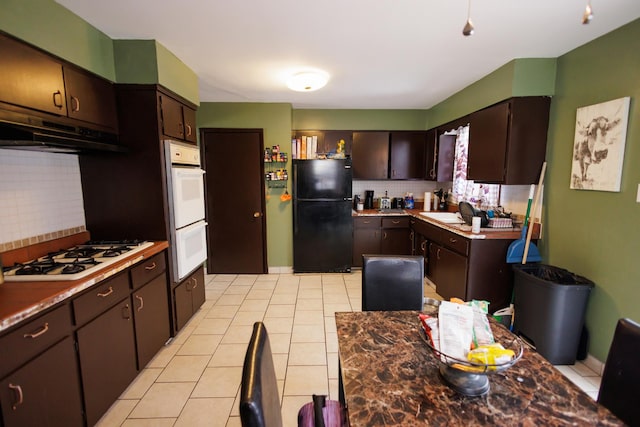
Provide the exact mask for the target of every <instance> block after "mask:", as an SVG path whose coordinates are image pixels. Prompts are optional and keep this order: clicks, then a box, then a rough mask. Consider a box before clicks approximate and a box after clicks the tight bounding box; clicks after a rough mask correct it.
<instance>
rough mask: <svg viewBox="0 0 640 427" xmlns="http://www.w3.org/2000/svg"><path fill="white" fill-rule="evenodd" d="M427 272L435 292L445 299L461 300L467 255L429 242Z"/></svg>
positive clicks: (465, 284)
mask: <svg viewBox="0 0 640 427" xmlns="http://www.w3.org/2000/svg"><path fill="white" fill-rule="evenodd" d="M429 272H430V275H431V280H432V281H433V282H434V283H435V284H436V292H437V293H438V295H440V296H441V297H442V298H444V299H445V300H449V299H450V298H453V297H456V298H460V299H462V300H464V299H465V297H466V290H467V257H465V256H462V255H460V254H457V253H455V252H453V251H451V250H449V249H447V248H445V247H443V246H440V245H438V244H435V243H430V244H429Z"/></svg>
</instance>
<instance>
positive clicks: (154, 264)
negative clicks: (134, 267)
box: [144, 262, 156, 270]
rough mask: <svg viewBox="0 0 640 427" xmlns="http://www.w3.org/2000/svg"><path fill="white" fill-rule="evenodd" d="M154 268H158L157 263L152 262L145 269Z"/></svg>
mask: <svg viewBox="0 0 640 427" xmlns="http://www.w3.org/2000/svg"><path fill="white" fill-rule="evenodd" d="M154 268H156V263H155V262H152V263H151V265H147V266H146V267H145V268H144V269H145V270H153V269H154Z"/></svg>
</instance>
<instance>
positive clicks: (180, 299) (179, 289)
mask: <svg viewBox="0 0 640 427" xmlns="http://www.w3.org/2000/svg"><path fill="white" fill-rule="evenodd" d="M173 295H174V303H175V316H176V319H175V320H176V330H180V329H182V327H183V326H184V325H185V324H186V323H187V322H188V321H189V319H190V318H191V316H193V313H195V312H196V311H197V310H198V309H199V308H200V307H201V306H202V304H203V303H204V300H205V289H204V268H202V267H200V268H199V269H198V270H196V271H195V272H194V273H193V274H192V275H191V276H189V277H188V278H186V279H185V280H184V281H182V283H180V284H179V285H178V286H176V287H175V288H174V290H173Z"/></svg>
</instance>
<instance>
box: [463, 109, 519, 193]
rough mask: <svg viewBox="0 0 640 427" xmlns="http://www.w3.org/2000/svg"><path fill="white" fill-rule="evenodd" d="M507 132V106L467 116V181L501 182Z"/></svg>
mask: <svg viewBox="0 0 640 427" xmlns="http://www.w3.org/2000/svg"><path fill="white" fill-rule="evenodd" d="M508 129H509V103H502V104H497V105H494V106H492V107H489V108H485V109H484V110H480V111H476V112H475V113H471V115H470V118H469V159H468V163H467V179H472V180H481V181H485V182H503V181H504V173H505V157H506V154H507V137H508Z"/></svg>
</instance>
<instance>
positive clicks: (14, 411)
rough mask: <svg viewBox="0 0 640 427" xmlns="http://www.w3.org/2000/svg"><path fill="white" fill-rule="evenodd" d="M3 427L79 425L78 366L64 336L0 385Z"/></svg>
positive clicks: (81, 419) (70, 344) (73, 352)
mask: <svg viewBox="0 0 640 427" xmlns="http://www.w3.org/2000/svg"><path fill="white" fill-rule="evenodd" d="M0 404H1V407H2V419H1V420H2V422H0V425H2V426H4V427H23V426H43V427H47V426H49V427H57V426H60V427H73V426H82V425H83V424H84V420H83V418H82V394H81V391H80V378H79V376H78V363H77V361H76V355H75V349H74V345H73V340H72V338H71V337H67V338H65V339H63V340H62V341H60V342H59V343H57V344H56V345H54V346H53V347H51V348H50V349H48V350H46V351H45V352H43V353H42V354H40V355H39V356H38V357H36V358H35V359H33V360H32V361H30V362H29V363H27V364H26V365H24V366H23V367H22V368H20V369H18V370H17V371H16V372H14V373H12V374H10V375H8V376H7V377H5V378H4V380H2V382H1V383H0Z"/></svg>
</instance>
